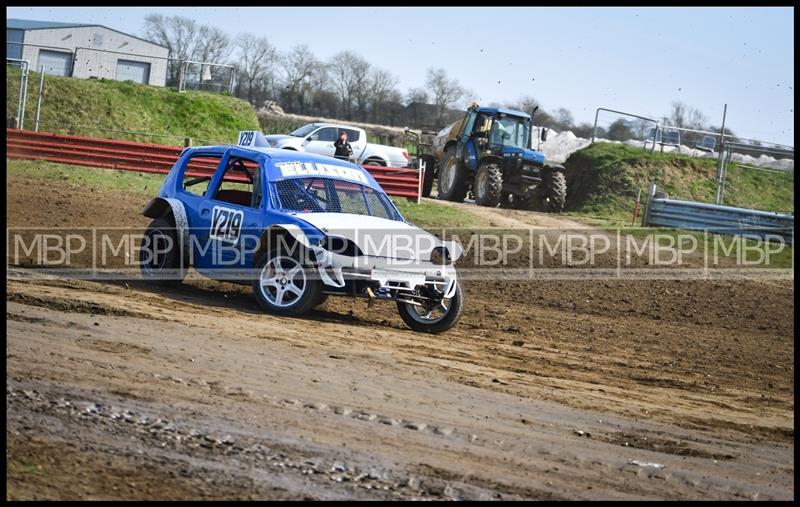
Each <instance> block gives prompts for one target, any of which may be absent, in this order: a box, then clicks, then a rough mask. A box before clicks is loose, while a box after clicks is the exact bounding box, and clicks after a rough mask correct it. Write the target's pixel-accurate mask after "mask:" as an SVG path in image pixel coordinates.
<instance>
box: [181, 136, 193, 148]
mask: <svg viewBox="0 0 800 507" xmlns="http://www.w3.org/2000/svg"><path fill="white" fill-rule="evenodd" d="M191 145H192V138H191V137H185V138H184V139H183V147H184V148H188V147H189V146H191Z"/></svg>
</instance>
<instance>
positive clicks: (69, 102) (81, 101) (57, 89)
mask: <svg viewBox="0 0 800 507" xmlns="http://www.w3.org/2000/svg"><path fill="white" fill-rule="evenodd" d="M6 69H7V76H6V85H7V90H6V118H9V117H12V116H16V114H17V102H18V99H17V98H18V96H19V71H18V70H14V69H12V68H11V67H8V66H7V67H6ZM27 89H28V96H27V100H26V103H25V128H27V129H33V127H34V121H35V116H36V99H37V96H38V89H39V74H38V73H36V72H30V73H29V77H28V86H27ZM41 122H42V125H41V126H40V130H42V131H46V132H57V133H72V134H78V135H91V136H97V137H108V138H112V139H126V140H131V141H142V142H149V143H154V144H167V145H183V139H184V138H185V137H191V138H192V139H193V143H194V144H196V145H197V144H222V143H233V142H235V141H236V135H237V133H238V132H239V131H240V130H255V129H258V119H257V118H256V113H255V111H254V110H253V108H252V107H251V106H250V104H248V103H247V102H246V101H243V100H240V99H237V98H234V97H231V96H228V95H222V94H216V93H207V92H198V91H186V92H178V91H177V90H176V89H174V88H164V87H159V86H147V85H141V84H136V83H133V82H130V81H128V82H121V81H113V80H96V79H76V78H66V77H57V76H49V75H48V76H46V77H45V92H44V97H43V99H42V110H41ZM66 125H77V126H85V127H68V126H66ZM103 129H108V130H103ZM112 130H115V131H134V132H146V133H153V134H165V135H168V136H169V137H162V136H149V135H144V134H129V133H124V132H112Z"/></svg>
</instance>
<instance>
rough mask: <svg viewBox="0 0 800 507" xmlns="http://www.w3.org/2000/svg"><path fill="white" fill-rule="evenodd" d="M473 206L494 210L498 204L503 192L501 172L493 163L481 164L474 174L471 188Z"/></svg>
mask: <svg viewBox="0 0 800 507" xmlns="http://www.w3.org/2000/svg"><path fill="white" fill-rule="evenodd" d="M472 189H473V193H474V194H475V204H477V205H478V206H486V207H489V208H495V207H497V205H498V204H500V199H501V197H502V191H503V172H502V170H501V169H500V166H499V165H497V164H494V163H486V164H482V165H481V166H480V167H479V168H478V171H477V172H476V173H475V183H474V184H473V186H472Z"/></svg>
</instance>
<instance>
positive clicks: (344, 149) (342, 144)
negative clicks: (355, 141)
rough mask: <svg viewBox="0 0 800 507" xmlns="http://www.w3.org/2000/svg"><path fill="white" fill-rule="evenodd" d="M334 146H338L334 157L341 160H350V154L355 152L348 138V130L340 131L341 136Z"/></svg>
mask: <svg viewBox="0 0 800 507" xmlns="http://www.w3.org/2000/svg"><path fill="white" fill-rule="evenodd" d="M333 146H334V148H336V153H334V154H333V156H334V157H336V158H338V159H341V160H350V155H352V154H353V147H352V146H350V143H349V142H348V140H347V131H346V130H340V131H339V138H338V139H337V140H336V142H334V143H333Z"/></svg>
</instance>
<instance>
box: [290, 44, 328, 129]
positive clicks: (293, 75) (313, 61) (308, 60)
mask: <svg viewBox="0 0 800 507" xmlns="http://www.w3.org/2000/svg"><path fill="white" fill-rule="evenodd" d="M280 62H281V68H282V70H283V97H284V100H285V106H286V107H287V108H289V109H292V108H295V105H297V109H296V110H297V111H299V112H300V113H301V114H302V113H304V112H305V107H306V102H307V101H306V95H308V93H309V90H310V88H311V80H312V78H313V77H314V74H315V72H317V71H318V68H319V66H320V62H319V60H318V59H317V57H316V56H314V53H312V52H311V50H310V49H309V48H308V46H307V45H305V44H300V45H297V46H294V47H293V48H292V49H291V50H290V51H289V52H288V53H286V54H285V55H283V56H282V57H281V60H280Z"/></svg>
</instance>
